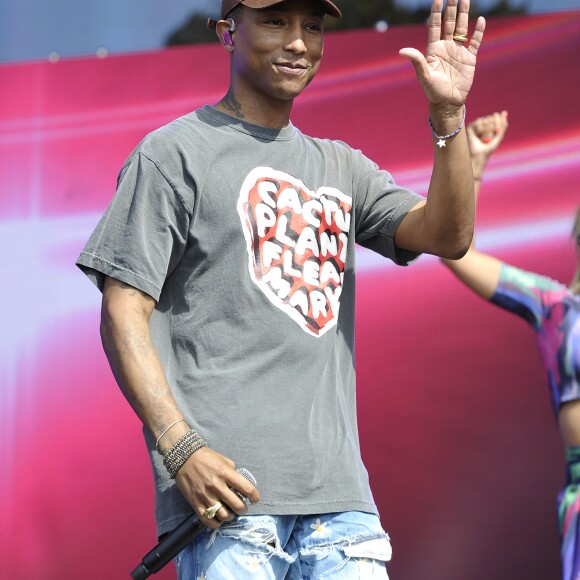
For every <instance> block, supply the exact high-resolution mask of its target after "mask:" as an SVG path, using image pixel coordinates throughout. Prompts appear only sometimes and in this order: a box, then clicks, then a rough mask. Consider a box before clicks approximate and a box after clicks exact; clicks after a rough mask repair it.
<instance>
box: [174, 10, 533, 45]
mask: <svg viewBox="0 0 580 580" xmlns="http://www.w3.org/2000/svg"><path fill="white" fill-rule="evenodd" d="M335 1H336V4H337V5H338V6H339V8H340V9H341V11H342V14H343V17H342V18H340V19H336V18H327V19H326V21H325V28H326V30H349V29H353V28H371V27H373V26H375V24H376V23H377V22H379V21H381V20H384V21H386V22H387V23H388V25H389V26H396V25H398V24H412V23H418V22H425V21H426V20H427V18H428V17H429V8H428V7H424V8H418V9H417V10H410V9H408V8H405V7H404V6H399V4H397V2H396V0H335ZM525 12H526V9H525V6H523V5H520V6H512V4H511V2H510V0H498V2H497V4H495V5H494V6H493V7H491V8H490V9H488V10H487V11H485V12H484V11H482V10H479V8H478V6H477V1H476V0H474V1H472V2H471V9H470V13H471V14H473V15H482V16H506V15H510V14H525ZM207 18H208V17H207V15H205V14H200V13H194V14H193V15H192V16H191V17H190V18H189V20H188V21H187V22H186V23H184V24H183V25H182V26H180V27H179V28H178V29H177V30H175V31H174V32H173V33H172V34H171V35H170V36H169V38H168V39H167V42H166V45H167V46H175V45H180V44H197V43H203V42H212V41H217V37H216V35H215V32H214V31H213V30H208V29H207Z"/></svg>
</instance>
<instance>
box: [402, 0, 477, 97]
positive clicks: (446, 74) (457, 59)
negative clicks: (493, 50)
mask: <svg viewBox="0 0 580 580" xmlns="http://www.w3.org/2000/svg"><path fill="white" fill-rule="evenodd" d="M442 9H443V0H434V1H433V4H432V5H431V15H430V17H429V35H428V40H427V49H426V51H425V55H423V54H422V53H421V52H420V51H419V50H417V49H415V48H403V49H401V50H400V51H399V54H400V55H401V56H404V57H406V58H408V59H409V60H411V62H412V63H413V66H414V67H415V71H416V72H417V78H418V79H419V82H420V83H421V86H422V88H423V91H424V92H425V95H426V96H427V99H428V100H429V102H431V103H433V104H435V105H452V106H458V107H459V106H461V105H463V104H464V103H465V99H466V98H467V95H468V93H469V90H470V89H471V85H472V84H473V77H474V74H475V63H476V60H477V51H478V49H479V47H480V45H481V41H482V39H483V32H484V30H485V20H484V19H483V18H481V17H480V18H478V20H477V23H476V25H475V30H474V32H473V35H472V36H471V40H469V44H468V45H467V46H464V41H463V40H461V37H464V38H465V39H467V26H468V18H469V0H462V1H461V4H460V5H459V6H458V0H448V2H447V7H446V9H445V12H444V13H443V14H441V11H442ZM458 37H459V40H457V38H458ZM454 38H455V39H454Z"/></svg>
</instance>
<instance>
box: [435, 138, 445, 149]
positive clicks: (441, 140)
mask: <svg viewBox="0 0 580 580" xmlns="http://www.w3.org/2000/svg"><path fill="white" fill-rule="evenodd" d="M437 145H438V146H439V148H442V147H446V143H445V141H443V139H439V141H437Z"/></svg>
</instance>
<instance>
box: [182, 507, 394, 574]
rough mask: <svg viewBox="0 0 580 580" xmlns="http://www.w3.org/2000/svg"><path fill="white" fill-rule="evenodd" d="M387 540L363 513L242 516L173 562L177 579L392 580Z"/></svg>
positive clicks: (196, 542) (201, 539)
mask: <svg viewBox="0 0 580 580" xmlns="http://www.w3.org/2000/svg"><path fill="white" fill-rule="evenodd" d="M390 559H391V544H390V541H389V536H388V535H387V534H386V533H385V532H384V531H383V528H382V527H381V523H380V521H379V518H378V517H377V516H376V515H374V514H367V513H363V512H340V513H331V514H320V515H307V516H295V515H293V516H269V515H258V516H241V517H238V518H236V519H235V520H233V521H231V522H226V523H225V524H223V525H222V526H221V527H220V528H219V529H218V530H206V531H205V532H204V533H203V534H201V535H200V536H198V537H197V538H196V540H194V541H193V542H192V543H191V544H190V545H189V546H187V547H186V548H185V549H184V550H182V551H181V552H180V553H179V554H178V555H177V556H176V558H175V564H176V567H177V577H178V579H179V580H243V579H244V578H252V579H255V580H317V579H319V578H332V579H333V580H334V579H336V580H347V579H348V580H356V579H361V580H363V579H366V578H372V579H375V580H379V579H380V580H388V575H387V569H386V565H385V562H387V561H389V560H390Z"/></svg>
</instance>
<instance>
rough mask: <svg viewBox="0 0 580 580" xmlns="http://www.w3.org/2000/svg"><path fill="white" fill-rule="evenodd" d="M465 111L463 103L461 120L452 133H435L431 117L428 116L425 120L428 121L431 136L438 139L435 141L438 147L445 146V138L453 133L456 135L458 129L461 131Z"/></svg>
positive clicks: (453, 135)
mask: <svg viewBox="0 0 580 580" xmlns="http://www.w3.org/2000/svg"><path fill="white" fill-rule="evenodd" d="M466 111H467V108H466V107H465V105H464V106H463V120H462V121H461V124H460V125H459V127H458V128H457V129H455V131H453V133H449V135H437V131H435V127H433V122H432V121H431V117H428V119H427V120H428V121H429V127H431V133H433V136H434V137H435V138H436V139H439V141H437V145H438V146H439V148H440V149H441V148H442V147H445V145H446V143H445V141H447V139H451V137H455V135H457V133H459V131H461V129H463V125H465V114H466Z"/></svg>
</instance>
